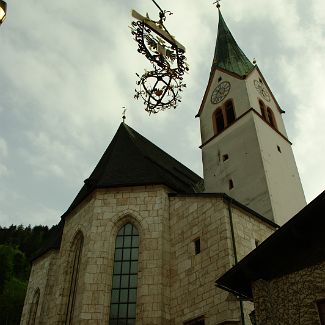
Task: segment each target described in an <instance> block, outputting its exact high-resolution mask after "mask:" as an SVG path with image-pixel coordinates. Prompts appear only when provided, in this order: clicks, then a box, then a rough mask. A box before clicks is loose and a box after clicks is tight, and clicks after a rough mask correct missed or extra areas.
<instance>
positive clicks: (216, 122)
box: [213, 99, 236, 134]
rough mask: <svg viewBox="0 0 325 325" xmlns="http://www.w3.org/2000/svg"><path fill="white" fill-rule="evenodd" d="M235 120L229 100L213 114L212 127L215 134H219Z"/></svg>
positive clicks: (233, 108) (231, 102) (232, 105)
mask: <svg viewBox="0 0 325 325" xmlns="http://www.w3.org/2000/svg"><path fill="white" fill-rule="evenodd" d="M235 120H236V115H235V107H234V103H233V101H232V100H231V99H229V100H227V101H226V103H225V104H224V105H223V106H222V107H218V108H217V109H216V110H215V111H214V113H213V127H214V132H215V134H219V133H220V132H222V131H223V130H224V129H226V128H227V127H229V126H230V125H231V124H232V123H234V122H235Z"/></svg>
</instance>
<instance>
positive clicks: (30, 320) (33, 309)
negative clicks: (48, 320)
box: [27, 288, 40, 325]
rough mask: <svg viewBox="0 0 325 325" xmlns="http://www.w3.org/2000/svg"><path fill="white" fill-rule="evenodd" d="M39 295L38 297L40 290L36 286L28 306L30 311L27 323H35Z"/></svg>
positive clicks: (30, 324) (32, 324) (31, 324)
mask: <svg viewBox="0 0 325 325" xmlns="http://www.w3.org/2000/svg"><path fill="white" fill-rule="evenodd" d="M39 297H40V290H39V289H38V288H37V289H36V290H35V293H34V295H33V300H32V304H31V306H30V311H29V317H28V322H27V325H34V324H35V319H36V314H37V307H38V302H39Z"/></svg>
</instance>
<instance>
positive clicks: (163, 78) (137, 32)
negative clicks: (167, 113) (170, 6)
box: [131, 10, 189, 114]
mask: <svg viewBox="0 0 325 325" xmlns="http://www.w3.org/2000/svg"><path fill="white" fill-rule="evenodd" d="M166 13H169V14H171V13H170V12H167V11H161V12H160V20H159V21H158V22H156V21H153V20H151V19H150V18H149V16H148V15H147V16H146V17H143V16H141V15H140V14H138V13H137V12H136V11H134V10H133V12H132V15H133V17H134V18H136V19H138V21H133V22H132V24H131V33H132V35H133V37H134V39H135V41H136V42H137V43H138V52H139V53H141V54H143V55H145V57H146V58H147V59H148V60H149V61H150V63H151V64H152V66H153V70H152V71H146V72H145V73H144V74H143V75H142V76H139V75H138V74H137V76H138V77H139V80H138V81H137V85H138V86H139V89H138V90H137V89H136V90H135V96H134V97H135V98H136V99H140V98H141V99H142V100H143V102H144V104H145V105H146V108H145V110H146V111H147V112H149V114H150V113H158V112H159V111H160V110H165V109H168V108H176V107H177V104H178V103H179V102H180V101H181V96H180V92H182V90H183V88H185V87H186V85H185V84H184V83H183V75H184V73H185V72H186V71H188V70H189V68H188V65H187V63H186V57H185V48H184V47H183V46H182V45H181V44H180V43H178V42H177V41H176V39H175V38H174V37H173V36H172V35H170V34H169V32H168V31H167V29H166V27H165V26H164V24H163V22H164V21H165V20H166V16H165V14H166Z"/></svg>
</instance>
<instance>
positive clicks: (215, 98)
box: [211, 81, 231, 104]
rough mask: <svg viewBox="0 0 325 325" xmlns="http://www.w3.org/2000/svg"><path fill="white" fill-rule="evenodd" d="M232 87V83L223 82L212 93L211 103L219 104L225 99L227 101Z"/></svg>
mask: <svg viewBox="0 0 325 325" xmlns="http://www.w3.org/2000/svg"><path fill="white" fill-rule="evenodd" d="M230 87H231V86H230V82H228V81H223V82H222V83H220V84H219V85H218V86H217V87H216V88H215V89H214V90H213V92H212V95H211V103H212V104H218V103H220V102H221V101H222V100H223V99H225V98H226V96H227V95H228V94H229V91H230Z"/></svg>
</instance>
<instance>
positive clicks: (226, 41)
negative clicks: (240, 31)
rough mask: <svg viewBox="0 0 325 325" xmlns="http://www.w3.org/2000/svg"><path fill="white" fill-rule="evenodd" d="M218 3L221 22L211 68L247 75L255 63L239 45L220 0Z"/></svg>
mask: <svg viewBox="0 0 325 325" xmlns="http://www.w3.org/2000/svg"><path fill="white" fill-rule="evenodd" d="M216 3H217V8H218V11H219V24H218V36H217V42H216V48H215V52H214V58H213V63H212V67H211V70H212V71H214V70H215V69H216V68H221V69H223V70H226V71H228V72H232V73H235V74H236V75H239V76H241V77H243V76H246V75H247V74H248V73H249V72H250V71H252V70H253V68H254V65H253V64H252V63H251V62H250V61H249V59H248V58H247V56H246V55H245V53H244V52H243V51H242V50H241V49H240V47H239V46H238V44H237V42H236V41H235V39H234V37H233V36H232V34H231V32H230V30H229V28H228V26H227V24H226V22H225V21H224V19H223V17H222V14H221V10H220V3H219V1H216Z"/></svg>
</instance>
